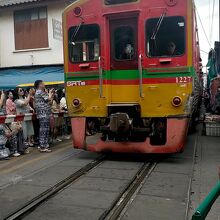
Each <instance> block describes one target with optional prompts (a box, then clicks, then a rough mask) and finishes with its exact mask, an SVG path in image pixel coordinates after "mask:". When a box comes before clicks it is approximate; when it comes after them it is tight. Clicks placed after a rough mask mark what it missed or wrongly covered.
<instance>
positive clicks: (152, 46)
mask: <svg viewBox="0 0 220 220" xmlns="http://www.w3.org/2000/svg"><path fill="white" fill-rule="evenodd" d="M146 38H147V39H146V47H147V48H146V51H147V55H148V56H149V57H175V56H182V55H183V54H184V53H185V19H184V18H183V17H180V16H175V17H162V16H161V18H153V19H149V20H148V21H147V22H146Z"/></svg>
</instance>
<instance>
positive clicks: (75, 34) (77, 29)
mask: <svg viewBox="0 0 220 220" xmlns="http://www.w3.org/2000/svg"><path fill="white" fill-rule="evenodd" d="M80 18H81V17H80ZM81 19H82V21H81V22H80V24H79V25H78V26H77V27H76V29H75V31H74V33H73V35H72V36H71V39H70V44H73V45H75V42H74V39H75V37H76V36H77V34H78V33H79V30H80V28H81V26H82V25H83V24H84V20H83V18H81Z"/></svg>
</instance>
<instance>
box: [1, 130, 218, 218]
mask: <svg viewBox="0 0 220 220" xmlns="http://www.w3.org/2000/svg"><path fill="white" fill-rule="evenodd" d="M219 140H220V138H210V137H202V136H200V135H198V134H194V135H191V136H189V137H188V140H187V143H186V149H185V151H184V153H182V154H175V155H167V156H166V157H165V158H164V159H163V160H162V162H160V163H159V164H158V165H157V167H156V168H155V170H154V171H153V173H152V174H151V176H150V177H149V179H147V180H146V182H145V183H144V185H143V187H142V188H141V189H140V191H139V193H138V194H137V196H136V197H135V199H134V200H133V202H132V203H131V204H130V205H128V206H127V207H126V210H124V213H123V215H122V217H121V218H122V219H129V220H130V219H132V220H133V219H138V220H142V219H144V220H146V219H147V220H151V219H152V220H186V219H191V216H192V213H193V211H194V210H195V208H196V207H197V206H198V205H199V203H200V202H201V201H202V200H203V199H204V197H205V195H206V194H207V193H208V192H209V191H210V190H211V188H212V187H213V186H214V185H215V183H216V182H217V180H218V165H219V163H220V154H219V151H220V148H218V146H219V144H218V143H219ZM195 147H196V148H197V152H196V161H195V162H196V163H195V166H194V169H193V161H194V160H193V153H194V149H195ZM98 156H99V155H98V154H96V153H91V152H84V151H80V150H75V149H73V148H72V147H71V143H70V142H66V143H64V144H61V145H59V146H56V147H55V148H54V151H53V153H52V154H40V153H39V152H37V151H34V152H33V153H31V154H29V155H26V156H23V157H20V158H16V159H13V160H11V161H0V219H3V218H4V217H5V216H6V215H7V214H9V213H10V212H12V211H13V210H15V209H17V208H19V207H20V206H21V205H23V204H25V202H27V201H28V200H30V199H32V198H33V197H34V196H36V195H38V194H39V193H41V192H43V191H45V190H46V189H48V188H49V187H51V186H53V185H54V184H56V183H57V182H59V181H61V180H62V179H63V178H65V177H68V176H69V175H70V174H72V173H73V172H75V171H77V170H79V169H80V168H81V167H83V166H84V165H86V164H88V163H89V162H91V161H92V160H94V159H95V158H97V157H98ZM148 159H149V156H146V157H143V156H140V155H129V156H128V155H116V156H112V157H111V158H108V160H106V161H104V162H103V163H102V164H100V165H99V166H98V167H96V168H95V169H93V170H92V171H91V172H89V173H87V174H86V175H85V176H83V177H81V178H80V179H79V180H77V181H75V182H74V183H73V184H71V185H70V186H69V187H67V188H66V189H64V190H63V191H61V192H59V193H58V194H57V195H56V196H55V197H53V198H51V199H50V200H49V201H47V202H46V203H44V204H42V205H41V206H40V207H38V208H37V209H36V210H35V211H34V212H33V213H31V214H30V215H28V216H27V217H26V218H25V219H30V220H32V219H48V220H49V219H53V220H56V219H59V220H60V219H74V220H87V219H89V220H93V219H94V220H95V219H99V217H100V216H101V215H102V214H103V213H104V212H105V211H106V209H108V208H109V207H110V206H111V205H112V203H113V202H114V201H115V199H116V198H117V197H118V195H119V193H120V192H121V191H122V190H123V189H124V187H125V186H126V185H127V184H128V183H129V181H130V180H131V179H132V178H133V176H134V175H135V174H136V172H137V171H138V170H139V169H140V167H141V166H142V164H143V161H144V160H148ZM191 178H193V183H192V189H191V190H190V192H191V197H190V201H189V202H188V192H189V183H190V180H191ZM188 205H189V207H190V212H189V216H188V218H187V215H186V209H187V207H188ZM219 210H220V202H219V200H218V201H217V203H216V204H215V206H214V207H213V210H212V212H210V215H209V218H208V219H210V220H219V219H220V216H219V213H220V212H219Z"/></svg>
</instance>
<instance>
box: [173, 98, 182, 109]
mask: <svg viewBox="0 0 220 220" xmlns="http://www.w3.org/2000/svg"><path fill="white" fill-rule="evenodd" d="M172 104H173V106H175V107H179V106H181V105H182V99H181V98H180V97H179V96H175V97H174V98H173V100H172Z"/></svg>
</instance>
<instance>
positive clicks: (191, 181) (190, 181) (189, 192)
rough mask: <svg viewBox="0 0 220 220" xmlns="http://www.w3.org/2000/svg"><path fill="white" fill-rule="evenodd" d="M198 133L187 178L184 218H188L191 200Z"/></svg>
mask: <svg viewBox="0 0 220 220" xmlns="http://www.w3.org/2000/svg"><path fill="white" fill-rule="evenodd" d="M198 139H199V137H198V135H197V136H196V140H195V144H194V150H193V160H192V168H191V175H190V179H189V184H188V189H187V199H186V210H185V217H184V220H188V219H189V209H190V202H191V200H190V199H191V191H192V184H193V178H194V169H195V164H196V156H197V148H198Z"/></svg>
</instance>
